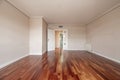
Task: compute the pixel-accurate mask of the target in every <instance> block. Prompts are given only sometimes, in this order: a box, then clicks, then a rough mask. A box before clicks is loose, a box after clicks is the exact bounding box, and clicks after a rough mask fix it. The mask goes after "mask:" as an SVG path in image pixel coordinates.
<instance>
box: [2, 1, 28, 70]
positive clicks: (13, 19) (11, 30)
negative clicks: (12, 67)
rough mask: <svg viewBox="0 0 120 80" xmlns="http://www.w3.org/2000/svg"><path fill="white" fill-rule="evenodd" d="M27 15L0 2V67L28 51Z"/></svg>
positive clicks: (4, 2)
mask: <svg viewBox="0 0 120 80" xmlns="http://www.w3.org/2000/svg"><path fill="white" fill-rule="evenodd" d="M28 26H29V24H28V17H27V16H25V15H24V14H22V13H21V12H20V11H18V10H17V9H16V8H14V7H13V6H11V5H10V4H9V3H7V2H6V1H4V0H1V2H0V68H1V67H3V66H6V65H7V64H9V63H10V62H12V61H14V60H16V59H18V58H20V57H23V56H25V55H28V53H29V27H28Z"/></svg>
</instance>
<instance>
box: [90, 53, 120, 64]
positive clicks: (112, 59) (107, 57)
mask: <svg viewBox="0 0 120 80" xmlns="http://www.w3.org/2000/svg"><path fill="white" fill-rule="evenodd" d="M88 52H90V53H94V54H97V55H99V56H102V57H104V58H107V59H109V60H112V61H114V62H117V63H120V61H119V60H116V59H113V58H110V57H107V56H105V55H102V54H100V53H98V52H96V51H88Z"/></svg>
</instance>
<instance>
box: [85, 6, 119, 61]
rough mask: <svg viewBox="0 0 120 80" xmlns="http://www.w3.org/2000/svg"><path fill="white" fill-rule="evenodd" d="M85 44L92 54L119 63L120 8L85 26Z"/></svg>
mask: <svg viewBox="0 0 120 80" xmlns="http://www.w3.org/2000/svg"><path fill="white" fill-rule="evenodd" d="M87 44H88V45H91V51H92V52H95V53H98V54H99V55H102V56H105V57H107V58H110V59H112V60H115V61H119V62H120V7H119V8H117V9H115V10H114V11H112V12H110V13H109V14H107V15H104V16H103V17H101V18H100V19H98V20H96V21H94V22H92V23H90V24H89V25H88V26H87ZM89 50H90V49H89Z"/></svg>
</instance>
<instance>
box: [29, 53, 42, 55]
mask: <svg viewBox="0 0 120 80" xmlns="http://www.w3.org/2000/svg"><path fill="white" fill-rule="evenodd" d="M29 55H42V53H29Z"/></svg>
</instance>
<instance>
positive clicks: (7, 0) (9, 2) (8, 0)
mask: <svg viewBox="0 0 120 80" xmlns="http://www.w3.org/2000/svg"><path fill="white" fill-rule="evenodd" d="M4 1H5V2H7V3H8V4H10V5H11V6H13V7H14V8H16V9H17V10H18V11H19V12H21V13H22V14H23V15H25V16H26V17H28V18H30V16H29V15H28V14H26V13H24V12H23V11H22V10H21V9H19V8H18V7H16V6H15V5H14V4H13V3H12V1H10V0H4Z"/></svg>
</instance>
